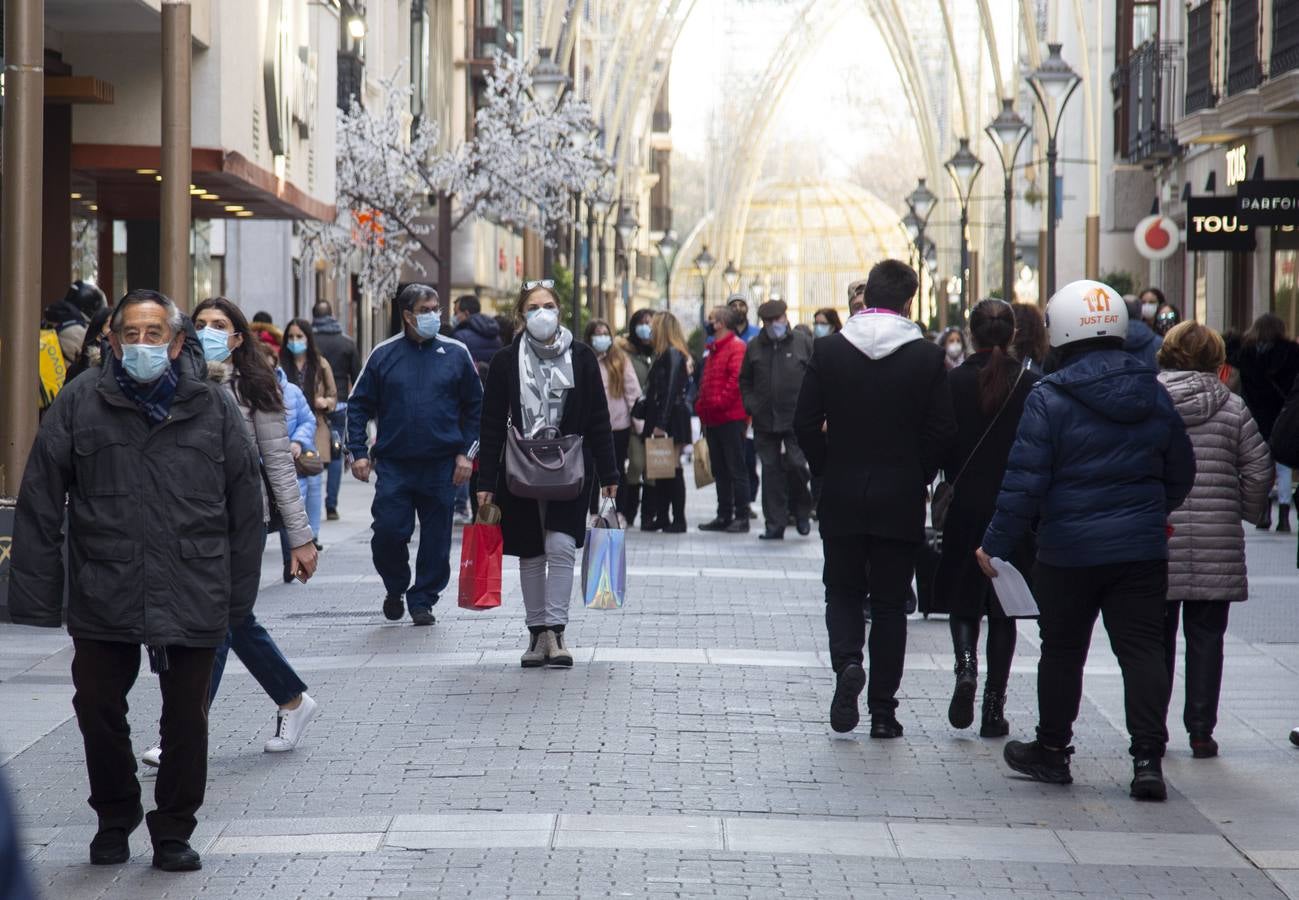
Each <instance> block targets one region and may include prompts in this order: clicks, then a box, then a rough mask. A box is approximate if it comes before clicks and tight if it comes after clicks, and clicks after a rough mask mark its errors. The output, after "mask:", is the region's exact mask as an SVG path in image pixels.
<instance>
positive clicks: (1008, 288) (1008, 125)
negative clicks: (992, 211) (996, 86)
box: [983, 97, 1029, 303]
mask: <svg viewBox="0 0 1299 900" xmlns="http://www.w3.org/2000/svg"><path fill="white" fill-rule="evenodd" d="M983 131H984V133H985V134H987V135H988V139H989V140H990V141H992V144H993V146H995V147H996V148H997V156H998V158H999V159H1000V160H1001V172H1002V174H1003V175H1004V176H1005V177H1006V183H1005V186H1004V188H1003V192H1002V193H1003V196H1004V198H1005V202H1006V210H1005V216H1004V218H1005V220H1006V221H1005V225H1006V233H1005V235H1004V236H1003V238H1002V241H1001V299H1002V300H1005V301H1006V302H1007V303H1011V302H1013V301H1014V299H1015V232H1014V230H1013V223H1012V221H1011V219H1012V217H1013V215H1014V208H1013V207H1014V204H1013V201H1014V199H1015V179H1014V175H1015V157H1016V156H1018V155H1019V147H1020V145H1021V144H1023V143H1024V138H1026V137H1027V136H1028V131H1029V129H1028V125H1027V124H1026V123H1025V122H1024V120H1023V119H1021V118H1020V117H1019V113H1017V112H1015V101H1014V100H1012V99H1011V98H1009V97H1006V98H1005V99H1003V100H1002V101H1001V112H999V113H997V118H995V119H993V120H992V121H991V122H990V123H988V127H987V128H984V129H983Z"/></svg>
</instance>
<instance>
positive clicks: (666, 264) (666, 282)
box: [657, 228, 681, 309]
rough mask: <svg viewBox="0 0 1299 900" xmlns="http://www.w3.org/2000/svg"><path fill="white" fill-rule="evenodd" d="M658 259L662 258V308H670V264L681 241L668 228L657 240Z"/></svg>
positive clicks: (673, 260) (674, 259)
mask: <svg viewBox="0 0 1299 900" xmlns="http://www.w3.org/2000/svg"><path fill="white" fill-rule="evenodd" d="M657 246H658V251H659V259H661V260H663V308H664V309H671V308H672V265H673V263H675V262H676V261H677V251H678V250H680V249H681V242H680V241H679V240H677V233H676V232H675V231H673V230H672V229H671V228H669V229H668V230H667V231H666V232H664V233H663V237H661V238H659V242H658V245H657Z"/></svg>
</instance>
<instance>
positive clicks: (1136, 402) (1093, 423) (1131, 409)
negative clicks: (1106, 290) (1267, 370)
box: [983, 350, 1195, 567]
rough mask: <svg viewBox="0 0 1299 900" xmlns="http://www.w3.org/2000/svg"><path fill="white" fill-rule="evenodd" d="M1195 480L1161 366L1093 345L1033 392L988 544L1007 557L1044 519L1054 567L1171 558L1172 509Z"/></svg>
mask: <svg viewBox="0 0 1299 900" xmlns="http://www.w3.org/2000/svg"><path fill="white" fill-rule="evenodd" d="M1194 481H1195V455H1194V452H1193V451H1192V449H1191V441H1190V439H1189V438H1188V437H1187V436H1186V427H1185V426H1184V425H1183V424H1182V418H1181V416H1179V415H1178V414H1177V410H1176V409H1175V408H1174V406H1173V401H1172V400H1171V399H1170V398H1169V396H1168V392H1167V391H1166V390H1164V388H1163V387H1162V386H1161V385H1160V384H1159V383H1158V381H1157V380H1156V378H1155V371H1154V370H1153V369H1150V368H1148V367H1146V366H1143V365H1141V363H1139V362H1138V361H1137V360H1136V359H1135V358H1134V357H1133V356H1132V355H1131V354H1129V353H1125V352H1123V351H1122V350H1094V351H1092V352H1089V353H1084V354H1082V355H1079V356H1077V357H1074V358H1073V359H1072V360H1071V361H1070V362H1068V363H1066V365H1065V367H1064V368H1063V369H1061V370H1060V371H1058V372H1055V373H1054V374H1052V375H1049V376H1047V377H1046V378H1044V379H1042V380H1041V381H1039V382H1038V383H1037V386H1036V387H1035V388H1034V389H1033V392H1032V393H1031V394H1029V396H1028V401H1027V402H1026V403H1025V404H1024V415H1023V417H1022V418H1020V420H1019V431H1018V433H1017V434H1016V437H1015V444H1014V446H1012V447H1011V450H1010V459H1009V461H1008V463H1007V465H1006V476H1005V478H1004V479H1003V480H1002V482H1001V494H1000V495H999V496H998V497H997V511H996V514H995V515H994V516H993V519H992V522H991V524H989V526H988V530H987V533H986V534H984V537H983V549H984V551H985V552H986V553H987V554H988V555H989V556H995V557H1000V558H1002V559H1008V558H1009V557H1010V555H1011V553H1012V552H1013V551H1014V548H1015V547H1017V546H1018V545H1019V542H1020V539H1021V538H1022V537H1023V536H1024V535H1025V533H1026V532H1027V531H1028V530H1029V528H1031V527H1032V526H1033V522H1034V520H1039V519H1040V526H1039V528H1038V532H1037V558H1038V560H1040V561H1041V562H1043V563H1046V564H1047V565H1052V566H1063V567H1081V566H1099V565H1106V564H1109V563H1119V562H1136V561H1140V560H1150V559H1167V558H1168V537H1167V533H1166V531H1165V525H1166V523H1167V520H1168V514H1169V513H1170V512H1172V511H1173V510H1174V509H1177V507H1179V506H1181V505H1182V501H1183V500H1185V499H1186V495H1187V494H1189V493H1190V491H1191V485H1192V483H1193V482H1194Z"/></svg>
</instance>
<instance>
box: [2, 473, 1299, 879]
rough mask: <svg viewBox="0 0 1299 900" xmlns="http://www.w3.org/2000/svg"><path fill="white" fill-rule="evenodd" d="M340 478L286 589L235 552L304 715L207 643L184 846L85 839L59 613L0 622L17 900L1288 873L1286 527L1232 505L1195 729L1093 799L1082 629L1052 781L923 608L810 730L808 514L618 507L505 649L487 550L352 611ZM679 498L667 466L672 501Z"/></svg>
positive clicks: (1113, 743) (365, 538)
mask: <svg viewBox="0 0 1299 900" xmlns="http://www.w3.org/2000/svg"><path fill="white" fill-rule="evenodd" d="M369 493H370V492H369V488H367V487H366V486H364V485H360V484H358V483H355V482H352V481H351V480H350V479H349V480H348V482H347V485H346V488H345V492H344V495H343V503H342V511H343V516H344V518H343V520H342V521H341V522H335V523H326V526H325V529H324V533H323V535H322V539H323V540H324V541H325V543H326V545H327V549H326V552H325V554H324V555H323V557H322V564H321V567H320V572H319V574H318V575H317V577H316V578H315V579H313V581H312V582H311V583H310V584H309V585H307V586H302V585H297V584H294V585H288V586H286V585H284V584H282V583H281V582H280V580H279V578H278V572H279V559H278V549H277V548H276V549H273V550H272V552H271V553H270V554H268V555H267V563H266V565H265V567H264V572H265V575H266V577H265V579H264V582H263V593H262V597H261V599H260V600H259V603H258V617H259V619H261V620H262V621H263V622H264V623H265V624H266V626H267V628H268V629H270V631H271V632H272V634H274V635H275V637H276V639H277V640H278V641H279V642H280V644H281V646H282V647H283V648H284V649H285V651H286V653H287V655H288V656H289V658H290V660H292V661H293V662H294V664H295V665H296V666H297V667H298V668H299V670H300V672H301V673H302V675H303V677H304V679H305V680H306V681H307V682H308V683H309V684H310V691H311V693H312V695H313V696H314V697H315V698H316V699H317V700H318V701H319V702H320V704H321V714H320V716H319V718H318V719H317V720H316V722H315V724H314V725H313V726H312V728H311V730H310V731H309V733H308V734H307V736H306V738H305V740H304V742H303V744H302V745H301V746H300V747H299V748H298V750H297V751H295V752H294V753H292V754H286V755H282V756H274V755H267V754H264V753H262V752H261V747H262V743H263V742H264V741H265V739H266V738H267V737H268V736H269V734H270V733H271V731H272V729H273V726H274V708H273V706H272V705H271V703H270V702H269V701H268V700H267V698H266V697H265V695H264V694H262V693H261V691H260V688H259V687H258V686H257V685H256V683H255V682H254V681H253V680H252V679H251V678H249V677H248V676H247V674H246V673H245V672H244V670H243V668H242V667H241V666H239V665H238V664H236V663H234V661H233V659H232V663H231V665H230V667H229V668H228V669H227V680H226V682H225V684H224V685H223V688H222V694H221V696H220V697H219V698H218V700H217V703H216V704H215V705H214V707H213V710H212V717H211V728H212V746H211V762H210V767H209V787H208V796H207V803H206V805H205V806H204V808H203V810H202V811H201V812H200V826H199V831H198V833H197V834H196V835H195V843H196V845H197V846H198V847H199V849H200V850H202V851H203V852H204V869H203V871H202V872H200V873H196V874H193V875H164V874H161V873H157V872H154V871H152V870H151V869H150V868H149V866H148V857H147V849H148V848H147V838H146V836H145V833H144V831H143V830H141V831H139V832H137V833H136V835H135V837H134V839H133V849H134V850H135V851H136V853H137V857H136V859H134V860H133V861H132V863H131V864H130V865H127V866H123V867H120V868H108V869H99V868H94V867H91V866H89V865H88V864H86V862H85V859H86V844H87V842H88V841H89V839H90V836H91V834H93V831H94V826H93V818H92V814H91V812H90V810H89V808H88V807H87V806H86V805H85V794H86V781H85V774H84V762H83V758H82V747H81V741H80V735H79V734H78V732H77V729H76V724H75V722H74V721H72V720H71V707H70V697H71V683H70V679H69V675H68V662H69V657H70V652H71V651H70V642H69V641H68V640H67V638H66V636H64V635H61V634H59V633H57V632H50V631H38V630H35V629H28V628H19V627H15V626H0V764H3V765H4V766H5V767H6V774H7V776H8V778H9V780H10V782H11V783H12V784H13V785H14V786H15V789H16V791H17V795H18V796H17V800H18V806H19V809H20V812H21V816H22V819H23V822H22V824H23V840H24V841H25V844H24V846H25V847H26V853H27V854H28V856H29V858H30V860H31V862H32V865H33V866H34V867H35V869H36V873H37V876H38V879H39V881H40V882H41V884H42V885H43V886H44V887H43V889H44V892H45V896H47V897H49V898H53V900H64V898H91V897H113V898H145V897H186V898H192V897H198V896H202V897H214V898H223V897H236V896H238V897H241V898H246V897H262V896H275V897H311V898H316V897H341V898H371V897H398V898H431V897H434V896H437V897H439V898H459V897H483V898H503V897H539V896H554V897H570V898H571V897H605V896H634V897H639V896H651V895H652V896H664V897H712V896H735V897H794V898H821V897H845V898H847V897H851V898H862V897H889V898H913V897H917V898H918V897H925V898H929V897H994V898H1002V897H1005V898H1010V897H1035V898H1045V897H1071V898H1077V897H1083V898H1110V897H1173V896H1175V897H1223V898H1253V897H1260V898H1262V897H1270V898H1279V897H1284V896H1293V897H1299V797H1296V791H1295V790H1294V787H1295V785H1296V777H1295V774H1296V771H1297V770H1296V768H1295V766H1296V765H1299V750H1296V749H1295V748H1293V747H1291V746H1290V745H1289V743H1288V742H1287V740H1286V735H1287V732H1288V730H1289V728H1290V727H1291V726H1292V725H1294V724H1295V723H1296V722H1299V702H1296V701H1295V686H1296V682H1297V681H1299V678H1297V675H1296V672H1297V670H1299V609H1296V607H1295V604H1294V602H1293V598H1294V597H1295V594H1296V590H1297V589H1299V572H1296V569H1295V541H1294V540H1293V539H1292V538H1287V537H1285V536H1277V535H1256V534H1253V533H1251V535H1250V571H1251V574H1252V575H1253V578H1252V579H1251V580H1252V583H1253V592H1252V598H1251V600H1250V602H1249V603H1247V604H1244V605H1243V606H1239V605H1238V606H1237V607H1236V608H1235V609H1234V610H1233V616H1234V618H1233V625H1232V631H1231V634H1230V637H1229V647H1228V663H1227V673H1226V676H1225V684H1224V690H1223V703H1222V723H1221V725H1220V726H1219V729H1218V738H1219V740H1220V742H1221V744H1222V748H1223V756H1222V757H1220V758H1219V759H1216V760H1206V761H1198V760H1197V761H1192V760H1191V758H1190V754H1189V751H1188V750H1187V747H1186V740H1185V734H1184V731H1183V730H1182V728H1181V726H1180V702H1179V700H1178V698H1177V697H1176V696H1175V699H1174V708H1173V712H1172V714H1171V715H1170V717H1169V721H1170V731H1171V732H1172V735H1173V741H1172V744H1171V747H1170V755H1169V758H1168V759H1167V760H1166V771H1167V776H1168V780H1169V783H1170V789H1171V790H1170V797H1169V801H1168V803H1166V804H1162V805H1142V804H1137V803H1135V802H1133V801H1132V800H1130V799H1129V798H1128V796H1127V781H1128V778H1129V777H1130V767H1129V763H1128V759H1127V756H1126V744H1127V742H1126V739H1125V737H1124V735H1123V731H1122V728H1121V724H1122V718H1123V709H1122V692H1121V680H1120V678H1119V675H1118V669H1117V666H1116V664H1115V662H1114V659H1113V657H1112V655H1111V654H1110V653H1109V651H1108V647H1107V645H1106V642H1105V639H1104V636H1103V632H1102V631H1101V630H1100V629H1099V628H1098V630H1097V634H1098V638H1097V640H1096V641H1095V642H1094V648H1093V654H1092V657H1091V660H1090V661H1089V664H1088V676H1087V698H1086V701H1085V703H1084V708H1083V711H1082V715H1081V718H1080V721H1079V727H1078V735H1077V738H1076V740H1075V744H1076V746H1077V751H1078V752H1077V755H1076V756H1075V757H1074V777H1075V784H1074V785H1073V786H1072V787H1069V788H1058V787H1052V786H1047V785H1039V784H1035V783H1032V782H1029V781H1026V780H1023V779H1020V778H1017V777H1014V776H1012V774H1011V773H1009V772H1008V771H1007V770H1006V768H1005V767H1004V765H1003V763H1002V762H1001V745H1002V742H1001V741H985V740H981V739H980V738H978V737H977V733H976V732H974V731H967V732H962V733H957V732H954V731H953V730H952V729H951V727H950V726H949V725H948V724H947V721H946V709H947V701H948V698H949V690H950V682H951V674H950V670H951V650H950V639H949V637H948V634H947V623H946V621H945V620H941V619H934V620H932V621H924V620H922V619H921V618H920V617H918V616H917V617H914V618H913V620H912V622H911V628H910V635H909V644H908V655H907V674H906V676H905V678H904V680H903V686H902V705H901V709H900V710H899V717H900V719H901V720H902V722H903V724H904V725H905V727H906V729H907V736H906V737H905V738H904V739H902V740H900V741H891V742H881V741H871V740H870V739H869V738H867V737H866V736H865V735H864V734H862V733H856V734H853V735H849V736H837V735H834V733H833V732H831V731H830V729H829V726H828V723H827V714H828V703H829V696H830V692H831V688H832V681H833V679H832V675H831V674H830V672H829V670H828V667H827V666H826V660H825V655H824V625H823V621H822V612H823V604H822V600H821V589H820V583H819V565H820V544H819V541H817V540H816V539H815V537H811V538H798V537H797V536H796V535H795V534H794V532H793V530H792V529H791V530H790V532H789V533H788V534H789V539H787V540H786V541H784V542H783V543H780V544H774V545H764V544H760V543H759V542H758V541H757V539H756V532H755V533H753V534H751V535H749V536H740V537H737V536H727V535H704V534H700V533H698V532H694V533H691V534H688V535H681V536H675V535H657V534H656V535H642V534H641V533H639V532H635V533H633V534H632V536H631V539H630V541H629V544H630V548H629V563H630V568H631V581H632V596H631V599H630V601H629V603H628V606H627V607H626V608H625V609H623V610H619V611H586V610H583V609H581V608H580V602H577V601H575V606H574V613H573V624H572V625H571V626H570V632H569V633H570V636H571V643H573V645H574V646H575V647H576V648H577V649H576V652H575V656H576V657H577V665H576V667H575V668H574V669H573V670H571V671H553V670H529V671H525V670H522V669H520V668H519V666H518V655H519V653H520V652H521V650H522V647H523V643H524V629H523V625H522V609H521V602H520V599H519V596H518V588H517V574H516V573H515V570H516V569H517V567H516V566H512V565H511V563H512V562H513V561H512V560H507V564H506V568H507V572H506V577H505V585H506V592H507V596H506V600H505V605H504V607H503V608H502V609H499V610H496V611H492V612H486V613H483V612H477V613H476V612H468V611H463V610H459V609H457V608H456V607H455V604H454V597H455V585H454V581H453V583H452V586H451V588H450V589H449V590H448V592H447V595H446V597H445V598H444V600H443V602H442V603H441V604H439V605H438V607H437V609H436V613H437V615H438V623H437V625H436V626H434V627H433V628H431V629H415V628H412V627H410V626H409V624H408V623H406V624H391V623H388V622H386V621H385V620H384V619H383V617H382V615H381V613H380V612H379V605H380V601H381V600H382V594H383V589H382V586H381V585H380V584H379V583H378V579H377V578H376V577H375V576H374V573H373V570H372V568H371V566H370V563H369V528H368V512H367V510H368V502H369ZM711 497H712V495H711V491H708V492H704V493H703V494H698V495H692V497H691V507H690V512H691V515H692V525H693V524H698V523H699V522H702V521H704V520H705V519H706V518H709V515H708V513H709V509H708V505H709V502H710V501H711ZM454 553H455V554H456V559H457V560H458V554H459V550H458V544H457V547H456V549H455V550H454ZM1036 651H1037V647H1036V627H1035V626H1034V625H1032V624H1028V625H1026V626H1025V627H1023V628H1021V641H1020V645H1019V649H1018V656H1017V659H1016V665H1015V671H1014V674H1013V675H1012V682H1011V689H1010V701H1009V709H1008V715H1009V716H1010V718H1011V720H1012V729H1013V734H1014V735H1015V736H1018V737H1024V736H1025V735H1028V734H1029V733H1030V732H1031V725H1032V722H1033V720H1034V713H1035V705H1036V700H1035V695H1034V677H1035V661H1036ZM1181 687H1182V685H1181V681H1180V678H1179V680H1178V684H1177V691H1180V690H1181ZM132 701H133V702H132V710H131V721H132V724H133V728H134V731H135V736H136V737H135V739H136V741H137V744H138V746H139V748H140V749H143V748H144V746H145V745H146V744H147V743H148V742H149V741H151V740H152V739H153V738H154V737H155V735H156V721H157V716H158V696H157V690H156V686H155V685H153V684H151V677H150V676H148V675H147V674H142V676H141V679H140V683H139V685H138V686H137V688H136V690H135V692H134V694H133V696H132ZM1292 720H1293V721H1292ZM149 780H151V779H148V780H146V790H147V786H148V783H149Z"/></svg>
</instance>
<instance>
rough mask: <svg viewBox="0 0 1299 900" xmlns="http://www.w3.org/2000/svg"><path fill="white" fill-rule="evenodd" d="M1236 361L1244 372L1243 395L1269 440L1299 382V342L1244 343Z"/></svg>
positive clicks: (1262, 432) (1259, 428)
mask: <svg viewBox="0 0 1299 900" xmlns="http://www.w3.org/2000/svg"><path fill="white" fill-rule="evenodd" d="M1235 363H1236V368H1237V370H1239V372H1240V393H1241V396H1243V397H1244V398H1245V405H1246V406H1248V407H1249V413H1250V415H1252V416H1253V417H1254V422H1255V423H1256V424H1257V425H1258V430H1259V433H1261V434H1262V435H1263V438H1264V439H1265V440H1266V439H1268V438H1270V437H1271V436H1272V427H1273V426H1274V425H1275V424H1276V420H1277V416H1279V415H1280V414H1281V407H1283V406H1284V405H1285V401H1286V398H1287V397H1289V396H1290V391H1291V389H1293V388H1294V387H1295V386H1296V383H1297V382H1299V344H1295V342H1294V341H1286V340H1283V341H1277V342H1276V343H1275V344H1268V345H1266V346H1264V345H1263V344H1254V345H1252V346H1249V347H1242V348H1241V350H1240V353H1239V354H1237V356H1236V359H1235Z"/></svg>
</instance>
